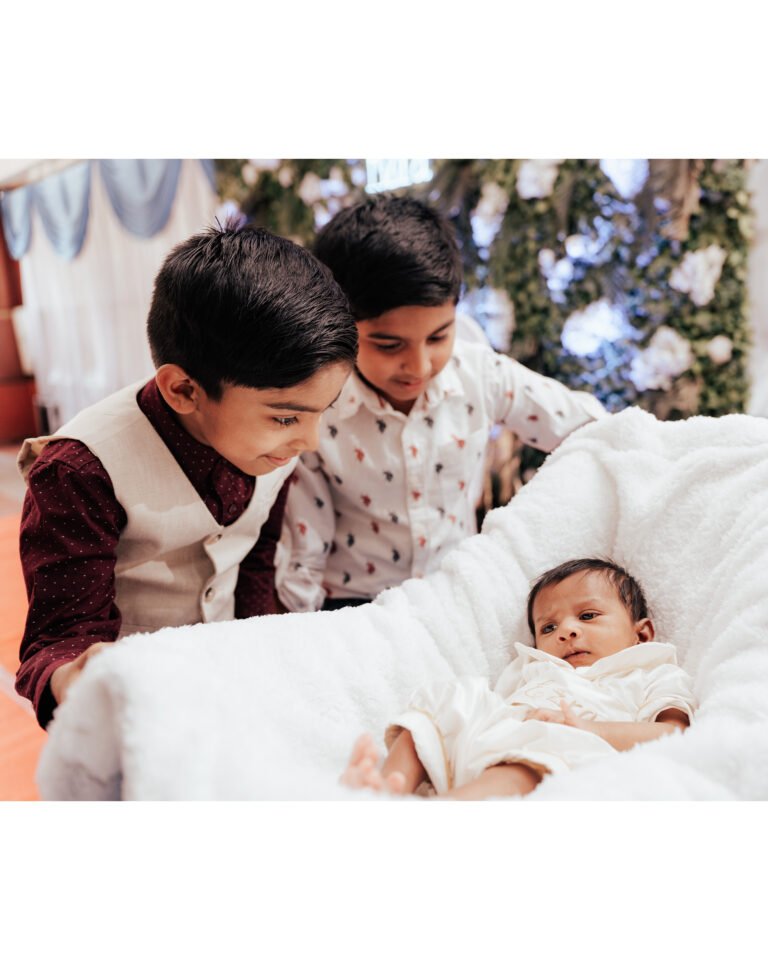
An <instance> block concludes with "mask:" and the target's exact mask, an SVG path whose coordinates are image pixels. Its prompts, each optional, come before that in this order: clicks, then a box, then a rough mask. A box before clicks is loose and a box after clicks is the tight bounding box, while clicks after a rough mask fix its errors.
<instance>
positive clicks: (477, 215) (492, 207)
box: [469, 182, 509, 247]
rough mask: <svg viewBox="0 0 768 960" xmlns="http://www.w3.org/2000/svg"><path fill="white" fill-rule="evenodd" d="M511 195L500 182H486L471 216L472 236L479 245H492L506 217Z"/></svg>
mask: <svg viewBox="0 0 768 960" xmlns="http://www.w3.org/2000/svg"><path fill="white" fill-rule="evenodd" d="M508 205H509V196H508V194H507V191H506V190H504V189H503V188H502V187H500V186H499V185H498V183H491V182H488V183H484V184H483V189H482V191H481V192H480V199H479V200H478V203H477V206H476V207H475V209H474V210H473V211H472V213H471V214H470V216H469V219H470V223H471V224H472V237H473V238H474V241H475V243H476V244H477V246H478V247H490V245H491V244H492V243H493V238H494V237H495V236H496V234H497V233H498V232H499V227H500V226H501V222H502V220H503V219H504V214H505V213H506V210H507V206H508Z"/></svg>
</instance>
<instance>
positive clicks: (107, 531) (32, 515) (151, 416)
mask: <svg viewBox="0 0 768 960" xmlns="http://www.w3.org/2000/svg"><path fill="white" fill-rule="evenodd" d="M138 404H139V407H140V408H141V410H142V412H143V413H144V414H145V416H146V417H147V419H148V420H149V422H150V423H151V424H152V426H153V427H154V429H155V430H156V431H157V433H158V434H159V435H160V437H161V439H162V440H163V442H164V443H165V445H166V446H167V447H168V449H169V450H170V451H171V453H172V454H173V456H174V457H175V458H176V461H177V462H178V464H179V466H180V467H181V469H182V470H183V471H184V473H185V474H186V476H187V477H188V478H189V480H190V482H191V483H192V485H193V486H194V488H195V490H197V492H198V494H199V495H200V497H201V499H202V500H203V502H204V503H205V505H206V507H207V508H208V509H209V510H210V512H211V514H212V515H213V517H214V518H215V519H216V521H217V522H218V523H220V524H222V525H223V526H229V524H231V523H234V522H235V520H237V518H238V517H239V516H240V515H241V514H242V513H243V511H244V510H245V509H246V507H247V506H248V504H249V502H250V500H251V497H252V496H253V492H254V489H255V486H256V484H255V480H254V478H253V477H251V476H248V475H247V474H245V473H243V472H242V471H241V470H239V469H238V468H237V467H236V466H234V465H233V464H231V463H230V462H229V461H228V460H225V459H224V457H222V456H220V455H219V454H218V453H216V451H215V450H214V449H213V448H212V447H208V446H206V445H205V444H202V443H200V442H199V441H197V440H195V438H194V437H192V436H191V435H190V434H189V433H187V431H186V430H185V429H184V428H183V427H182V426H181V425H180V424H179V422H178V421H177V420H176V418H175V416H174V415H173V413H172V411H171V409H170V407H168V405H167V404H166V403H165V401H164V400H163V398H162V396H161V395H160V391H159V390H158V389H157V384H156V383H155V381H154V380H151V381H150V382H149V383H148V384H147V385H146V386H145V387H143V388H142V389H141V391H140V393H139V395H138ZM287 492H288V484H287V483H286V484H285V485H284V486H283V488H282V490H281V491H280V493H279V494H278V497H277V500H276V501H275V503H274V506H273V507H272V511H271V513H270V514H269V517H268V519H267V521H266V523H265V524H264V527H263V528H262V531H261V535H260V537H259V540H258V541H257V542H256V544H255V545H254V547H253V549H252V550H251V551H250V553H249V554H248V555H247V556H246V557H245V559H244V560H243V561H242V562H241V564H240V573H239V576H238V580H237V586H236V588H235V616H236V617H237V618H238V619H243V618H245V617H253V616H259V615H261V614H268V613H277V612H278V607H277V601H276V595H275V564H274V561H275V549H276V546H277V541H278V540H279V538H280V528H281V526H282V521H283V511H284V509H285V499H286V495H287ZM126 523H127V517H126V514H125V511H124V510H123V508H122V506H121V505H120V503H119V502H118V500H117V498H116V497H115V491H114V489H113V487H112V482H111V480H110V478H109V475H108V474H107V472H106V470H105V469H104V467H103V466H102V464H101V461H100V460H99V459H98V458H97V457H95V456H94V455H93V453H91V451H90V450H89V449H88V448H87V447H86V446H85V445H84V444H82V443H80V442H79V441H78V440H63V439H62V440H56V441H51V442H50V443H49V444H48V445H47V446H46V447H45V449H44V450H43V452H42V453H41V455H40V456H39V457H38V459H37V460H36V461H35V463H34V465H33V467H32V469H31V470H30V472H29V478H28V489H27V494H26V497H25V499H24V506H23V509H22V515H21V543H20V549H21V565H22V569H23V572H24V580H25V582H26V587H27V597H28V599H29V612H28V613H27V623H26V627H25V629H24V636H23V638H22V641H21V650H20V653H19V658H20V660H21V665H20V667H19V670H18V673H17V675H16V690H17V691H18V692H19V693H20V694H21V695H22V696H24V697H28V698H29V699H30V700H31V701H32V703H33V705H34V707H35V712H36V713H37V719H38V722H39V723H40V725H41V726H42V727H45V726H47V724H48V723H49V722H50V720H51V717H52V715H53V710H54V708H55V707H56V701H55V700H54V698H53V694H52V693H51V688H50V678H51V674H52V673H53V671H54V670H55V669H56V668H57V667H60V666H61V665H62V664H63V663H66V662H68V661H70V660H73V659H74V658H75V657H77V656H79V654H81V653H82V652H83V651H84V650H86V649H87V648H88V647H89V646H90V645H91V644H92V643H96V642H97V641H98V640H105V641H112V640H116V639H117V635H118V633H119V632H120V623H121V617H120V611H119V610H118V608H117V607H116V606H115V561H116V554H115V550H116V548H117V543H118V540H119V539H120V533H121V532H122V530H123V528H124V527H125V525H126Z"/></svg>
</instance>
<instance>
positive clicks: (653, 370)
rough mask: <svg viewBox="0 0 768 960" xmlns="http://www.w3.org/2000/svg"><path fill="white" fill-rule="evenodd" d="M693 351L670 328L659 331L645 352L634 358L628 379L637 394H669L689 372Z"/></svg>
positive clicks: (686, 341)
mask: <svg viewBox="0 0 768 960" xmlns="http://www.w3.org/2000/svg"><path fill="white" fill-rule="evenodd" d="M692 363H693V350H692V349H691V345H690V343H689V342H688V340H686V339H685V337H681V336H680V334H679V333H678V332H677V331H676V330H673V329H672V328H671V327H666V326H665V327H659V329H658V330H657V331H656V332H655V333H654V335H653V336H652V337H651V340H650V342H649V344H648V346H647V347H646V348H645V350H640V351H639V352H638V353H636V354H635V356H634V357H633V358H632V365H631V367H630V371H629V378H630V380H631V381H632V383H634V385H635V387H636V388H637V389H638V390H669V388H670V387H671V386H672V380H673V379H674V378H675V377H678V376H680V374H681V373H685V371H686V370H690V368H691V364H692Z"/></svg>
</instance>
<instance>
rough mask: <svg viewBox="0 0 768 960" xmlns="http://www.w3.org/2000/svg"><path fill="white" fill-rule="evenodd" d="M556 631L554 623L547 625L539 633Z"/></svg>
mask: <svg viewBox="0 0 768 960" xmlns="http://www.w3.org/2000/svg"><path fill="white" fill-rule="evenodd" d="M554 629H555V625H554V623H545V624H544V626H543V627H542V628H541V630H539V633H552V631H553V630H554Z"/></svg>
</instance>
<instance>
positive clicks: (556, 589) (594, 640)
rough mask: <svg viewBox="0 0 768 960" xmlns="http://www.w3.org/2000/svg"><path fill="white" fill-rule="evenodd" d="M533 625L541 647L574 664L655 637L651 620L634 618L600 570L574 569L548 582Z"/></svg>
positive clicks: (539, 598)
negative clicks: (636, 619)
mask: <svg viewBox="0 0 768 960" xmlns="http://www.w3.org/2000/svg"><path fill="white" fill-rule="evenodd" d="M533 625H534V627H535V630H536V646H537V647H538V648H539V650H543V651H544V652H545V653H549V654H552V656H555V657H560V659H561V660H565V661H567V662H568V663H570V664H571V666H572V667H588V666H589V665H590V664H592V663H595V661H597V660H600V659H601V658H602V657H608V656H610V655H611V654H612V653H618V652H619V650H624V649H626V648H627V647H633V646H634V645H635V644H636V643H642V642H643V641H645V640H651V639H653V625H652V624H651V621H650V620H649V619H648V618H645V619H644V620H638V621H637V622H636V623H635V622H633V620H632V615H631V613H630V612H629V610H628V609H627V608H626V607H625V606H624V604H623V603H622V602H621V600H620V599H619V595H618V592H617V590H616V588H615V587H614V586H613V584H612V583H611V582H610V580H609V579H608V577H607V576H606V575H605V574H603V573H601V572H599V571H597V570H587V571H585V572H584V573H575V574H573V576H571V577H567V578H566V579H565V580H563V581H561V582H560V583H556V584H552V585H551V586H548V587H544V588H543V590H541V592H540V593H539V594H538V596H537V597H536V599H535V601H534V604H533Z"/></svg>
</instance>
